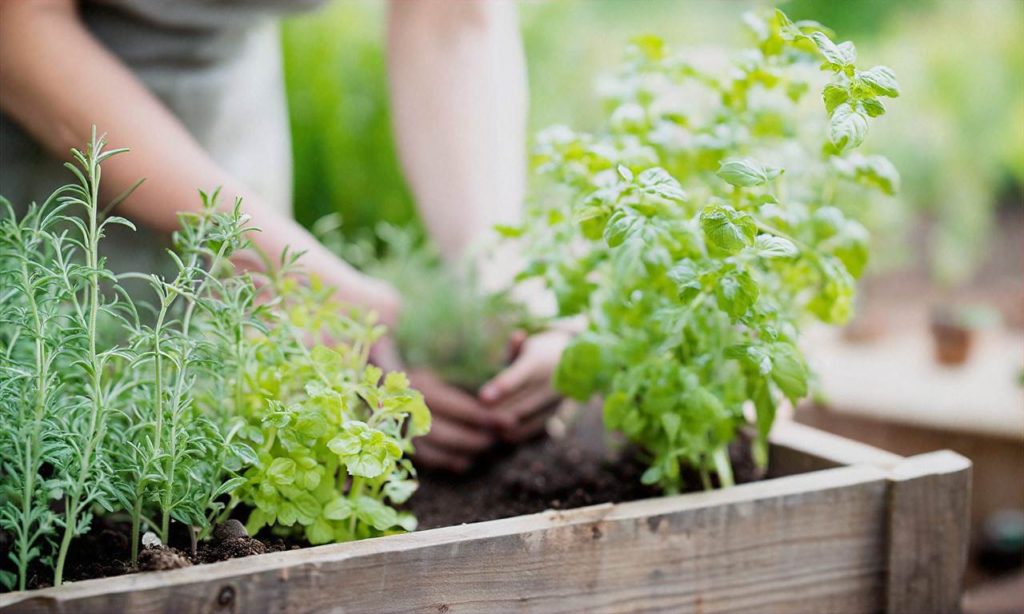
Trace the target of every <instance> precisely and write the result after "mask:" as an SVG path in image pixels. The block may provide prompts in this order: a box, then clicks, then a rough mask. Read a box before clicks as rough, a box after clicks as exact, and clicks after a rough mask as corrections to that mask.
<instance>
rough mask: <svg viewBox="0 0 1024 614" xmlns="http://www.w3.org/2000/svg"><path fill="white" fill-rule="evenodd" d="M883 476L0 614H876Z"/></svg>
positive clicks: (412, 539) (352, 553) (235, 571)
mask: <svg viewBox="0 0 1024 614" xmlns="http://www.w3.org/2000/svg"><path fill="white" fill-rule="evenodd" d="M887 488H888V481H887V478H886V474H885V472H884V471H882V470H880V469H877V468H874V467H843V468H838V469H831V470H826V471H821V472H816V473H813V474H808V475H800V476H792V477H786V478H780V479H775V480H768V481H763V482H757V483H752V484H746V485H742V486H738V487H735V488H731V489H726V490H722V491H715V492H707V493H697V494H689V495H683V496H676V497H664V498H660V499H652V500H646V501H636V502H631V503H625V504H620V505H601V506H594V507H589V508H581V509H578V510H571V511H568V512H545V513H542V514H536V515H531V516H521V517H517V518H510V519H506V520H496V521H492V522H485V523H478V524H473V525H464V526H457V527H448V528H443V529H435V530H431V531H423V532H418V533H411V534H407V535H398V536H392V537H385V538H378V539H372V540H365V541H362V542H354V543H349V544H338V545H332V546H322V547H318V548H310V549H305V550H300V551H291V552H284V553H275V554H269V555H263V556H260V557H253V558H251V559H238V560H234V561H227V562H224V563H218V564H214V565H206V566H202V567H195V568H189V569H182V570H176V571H170V572H162V573H159V574H138V575H134V576H125V577H121V578H114V579H109V580H91V581H86V582H81V583H76V584H71V585H67V586H64V587H61V588H59V589H47V590H43V591H36V592H33V593H27V594H21V595H13V596H11V595H9V596H4V598H3V601H2V602H0V603H2V604H3V605H5V608H4V611H5V612H8V611H9V612H65V611H76V612H121V611H144V612H148V611H180V612H243V611H280V612H307V611H333V612H435V613H436V612H476V611H521V612H568V611H572V612H579V611H587V612H635V611H645V612H647V611H667V612H701V613H704V614H710V613H713V612H794V613H795V612H815V613H818V612H837V611H842V612H874V611H878V610H879V609H881V607H882V606H883V602H882V598H883V596H884V586H885V585H884V569H885V564H886V560H885V552H886V549H885V547H886V541H885V540H886V535H885V532H884V531H883V530H882V528H883V527H884V526H885V521H886V491H887Z"/></svg>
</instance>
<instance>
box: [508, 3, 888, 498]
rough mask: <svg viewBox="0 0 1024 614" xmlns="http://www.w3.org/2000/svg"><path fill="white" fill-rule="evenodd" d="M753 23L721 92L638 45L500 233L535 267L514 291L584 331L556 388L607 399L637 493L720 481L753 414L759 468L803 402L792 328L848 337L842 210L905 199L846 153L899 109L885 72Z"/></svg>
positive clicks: (555, 142)
mask: <svg viewBox="0 0 1024 614" xmlns="http://www.w3.org/2000/svg"><path fill="white" fill-rule="evenodd" d="M747 24H748V25H749V26H750V28H751V30H752V31H753V33H754V37H755V40H756V47H755V48H753V49H750V50H747V51H746V52H744V53H743V54H741V55H739V56H738V58H737V60H736V61H735V63H734V65H733V66H732V68H731V69H729V70H728V71H725V73H724V76H722V75H721V74H720V73H718V72H714V73H713V72H710V71H704V70H701V69H700V68H698V67H697V66H695V65H693V64H691V63H688V62H686V61H685V60H683V59H681V58H679V57H677V56H674V55H672V54H671V53H669V51H668V49H666V48H665V46H664V44H663V43H662V42H661V41H660V40H659V39H656V38H653V37H642V38H639V39H636V41H635V42H634V44H633V45H632V46H631V47H630V49H629V55H628V61H627V63H626V65H625V67H624V69H623V70H622V71H621V72H619V73H618V74H617V75H615V77H614V79H613V80H611V81H610V82H609V83H608V84H607V88H606V89H607V91H608V99H609V105H610V109H611V112H610V115H609V117H608V121H607V124H606V126H605V129H604V130H603V131H602V132H601V133H598V134H585V133H580V132H574V131H572V130H570V129H569V128H566V127H561V126H559V127H554V128H551V129H548V130H546V131H544V132H542V133H541V134H540V135H539V136H538V138H537V147H536V163H537V166H538V168H539V170H540V172H541V173H543V174H544V175H545V176H546V177H548V178H549V179H550V183H551V185H550V186H549V187H550V189H549V190H548V191H547V192H546V193H545V194H544V197H543V202H542V203H541V204H540V205H539V206H536V207H534V208H533V209H532V211H531V213H530V217H529V219H528V220H527V223H526V224H525V225H524V226H522V227H519V228H506V229H504V232H505V234H506V235H509V236H513V237H520V238H521V240H522V241H523V242H524V243H525V245H526V249H527V250H528V252H529V253H530V254H532V259H531V261H530V263H529V265H528V267H527V268H526V269H525V271H524V272H523V273H522V274H521V276H520V278H522V279H525V278H531V277H540V278H542V279H543V280H544V281H545V282H546V283H547V285H548V286H549V287H550V288H551V289H552V290H553V292H554V294H555V296H556V298H557V301H558V311H559V314H558V315H559V316H571V315H575V314H583V315H585V316H586V318H587V321H588V328H587V330H586V332H584V333H583V334H581V335H579V336H578V337H576V338H575V340H574V341H573V342H572V343H571V344H570V346H569V347H568V348H567V350H566V351H565V353H564V355H563V356H562V360H561V363H560V365H559V368H558V371H557V373H556V378H555V383H556V386H557V388H558V389H559V390H560V391H561V392H563V393H565V394H566V395H568V396H571V397H574V398H577V399H581V400H585V399H588V398H590V397H591V396H592V395H595V394H600V395H602V396H603V397H604V417H605V424H606V426H607V427H608V428H609V429H612V430H615V431H620V432H622V433H624V434H625V435H626V436H627V437H628V438H629V439H630V440H631V441H632V442H634V443H635V444H637V445H638V446H639V447H640V448H641V449H642V450H644V451H645V452H646V453H647V454H648V455H649V462H650V467H649V469H647V471H646V472H645V473H644V475H643V481H644V482H645V483H648V484H659V485H661V486H662V487H663V488H664V489H665V490H666V491H668V492H675V491H678V490H679V489H680V488H682V486H683V484H682V483H681V477H680V476H681V471H680V469H681V467H683V466H689V467H694V468H696V469H697V470H698V471H699V474H700V475H701V478H702V482H703V485H704V487H705V488H709V487H711V486H712V484H713V478H715V477H717V480H718V483H719V484H721V485H730V484H732V483H733V476H732V468H731V465H730V461H729V456H728V451H727V447H728V446H729V444H730V443H731V442H732V441H734V440H735V439H736V437H737V432H738V430H739V429H740V428H741V427H742V426H743V425H744V424H746V423H747V418H746V417H745V415H744V410H745V409H746V408H748V407H749V408H751V409H752V413H753V414H754V415H755V418H754V422H755V424H756V431H757V437H756V442H755V446H754V456H755V459H756V460H757V462H758V463H759V464H760V465H762V466H763V465H764V464H765V463H766V462H767V446H766V438H767V435H768V432H769V430H770V428H771V426H772V423H773V421H774V419H775V412H776V408H777V406H778V405H779V403H780V402H781V401H782V399H789V400H790V401H791V402H794V403H795V402H796V401H797V400H799V399H800V398H802V397H804V396H805V395H806V394H807V388H808V377H809V375H808V369H807V365H806V364H805V360H804V357H803V355H802V354H801V352H800V350H799V349H798V347H797V341H798V337H799V332H800V329H801V327H802V325H803V323H804V322H805V321H806V320H807V319H808V317H811V318H816V319H818V320H821V321H823V322H826V323H831V324H838V323H842V322H844V321H846V319H847V318H848V317H849V316H850V313H851V310H852V307H853V292H854V280H855V279H856V278H857V277H858V276H860V274H861V273H862V272H863V270H864V267H865V264H866V261H867V257H868V242H867V233H866V231H865V229H864V227H863V226H862V225H861V224H859V223H858V222H856V221H854V220H852V219H849V218H848V217H847V216H846V215H845V214H844V213H843V212H842V210H841V208H840V207H839V205H841V204H842V201H843V197H844V194H847V193H848V191H849V190H850V189H852V188H854V187H869V188H874V189H879V190H882V191H885V192H891V191H892V190H894V189H895V187H896V185H897V183H898V175H897V173H896V171H895V170H894V169H893V167H892V165H891V164H889V162H888V161H887V160H886V159H885V158H883V157H881V156H875V155H871V156H863V155H860V154H858V153H855V152H854V151H853V150H854V149H855V148H856V147H858V146H859V145H861V143H862V142H863V141H864V139H865V137H866V135H867V130H868V123H869V120H870V119H872V118H875V117H878V116H879V115H882V114H883V113H884V112H885V105H884V103H883V102H882V98H889V97H895V96H897V95H898V94H899V87H898V85H897V83H896V80H895V77H894V75H893V73H892V71H891V70H890V69H888V68H886V67H884V66H875V67H872V68H869V69H866V70H865V69H860V68H858V67H857V66H856V61H857V55H856V50H855V49H854V46H853V44H852V43H850V42H843V43H840V44H836V43H834V42H833V41H832V38H831V36H830V34H829V31H828V30H827V29H826V28H824V27H823V26H821V25H819V24H817V23H814V22H797V23H793V22H791V21H790V20H789V19H788V18H787V17H786V16H785V15H784V14H783V13H782V12H780V11H775V12H774V13H771V14H767V15H749V16H748V17H747ZM816 68H818V69H820V72H823V73H824V75H826V76H827V77H828V78H827V82H826V83H824V84H821V89H820V98H819V99H818V100H817V101H815V100H814V98H815V97H813V96H809V95H808V92H809V91H811V87H812V85H815V84H816V83H819V81H820V80H821V78H820V76H818V73H819V71H818V70H815V69H816ZM815 87H817V86H815ZM808 99H810V102H812V103H813V104H814V105H815V107H816V108H815V109H813V110H812V111H811V112H810V113H808V112H807V109H806V107H807V103H808ZM822 101H823V103H824V110H823V111H822V110H821V107H820V105H821V104H822Z"/></svg>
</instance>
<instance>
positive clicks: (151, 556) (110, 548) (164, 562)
mask: <svg viewBox="0 0 1024 614" xmlns="http://www.w3.org/2000/svg"><path fill="white" fill-rule="evenodd" d="M93 523H94V528H93V530H92V531H90V532H89V533H87V534H86V535H83V536H81V537H79V538H77V539H76V540H75V541H74V542H72V544H71V548H70V549H69V550H68V560H67V563H66V564H65V568H64V578H65V580H67V581H69V582H74V581H78V580H89V579H92V578H106V577H109V576H120V575H124V574H130V573H135V572H139V571H163V570H167V569H180V568H182V567H191V566H192V565H198V564H202V563H216V562H218V561H226V560H228V559H233V558H238V557H243V556H250V555H253V554H263V553H265V552H279V551H282V550H289V549H294V548H298V546H296V545H293V544H287V543H285V542H284V541H283V540H281V539H280V538H274V537H271V538H267V539H264V538H262V537H258V538H252V537H249V536H248V535H246V534H245V529H244V528H243V527H242V525H241V523H240V522H238V521H237V520H229V521H228V522H227V523H225V525H221V527H218V528H217V530H215V531H214V535H213V537H211V538H210V539H209V540H206V541H201V542H199V543H197V544H196V550H195V553H193V552H192V547H191V541H190V540H189V538H188V531H187V529H185V528H184V527H183V526H182V525H171V526H172V531H171V539H170V545H167V546H163V545H160V546H152V547H142V546H140V548H139V563H138V566H135V567H133V566H132V564H131V543H130V542H129V538H128V536H129V535H130V534H131V525H130V524H129V523H128V522H125V521H123V520H113V519H107V518H101V519H97V520H94V521H93ZM223 527H226V528H227V530H224V528H223ZM238 529H241V532H239V530H238ZM52 579H53V577H52V572H51V571H50V570H47V569H45V568H43V567H42V566H41V565H39V564H38V562H37V563H36V564H34V565H33V566H32V568H30V575H29V578H28V588H29V589H36V588H46V587H48V586H50V585H51V582H52Z"/></svg>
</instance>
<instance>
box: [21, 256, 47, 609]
mask: <svg viewBox="0 0 1024 614" xmlns="http://www.w3.org/2000/svg"><path fill="white" fill-rule="evenodd" d="M21 279H22V284H23V285H24V287H25V289H26V291H27V292H26V295H27V296H26V298H27V299H28V305H29V309H30V311H31V313H32V333H33V335H34V336H35V352H34V353H35V364H36V395H35V407H34V411H33V413H32V433H31V435H30V437H29V438H28V442H27V443H26V447H25V464H24V467H23V471H24V475H25V484H24V488H23V490H22V495H21V527H20V528H19V530H18V546H17V551H18V589H19V590H25V582H26V576H27V575H28V556H29V554H28V553H29V551H30V550H31V548H32V543H33V542H34V541H35V539H33V538H34V537H35V536H34V535H32V533H33V529H32V518H31V507H32V503H33V501H35V497H36V494H35V488H36V484H35V478H36V474H37V471H38V468H39V445H40V444H39V436H40V429H41V428H42V423H43V415H44V413H45V411H46V396H47V394H46V393H47V391H46V387H47V383H48V380H49V377H50V373H49V367H50V362H49V356H48V354H47V348H46V344H45V343H44V342H43V335H44V334H45V332H46V331H45V328H44V326H43V320H42V317H41V316H40V313H39V305H38V303H37V302H36V296H35V292H33V291H32V286H31V280H30V278H29V272H28V261H27V259H26V260H22V263H21Z"/></svg>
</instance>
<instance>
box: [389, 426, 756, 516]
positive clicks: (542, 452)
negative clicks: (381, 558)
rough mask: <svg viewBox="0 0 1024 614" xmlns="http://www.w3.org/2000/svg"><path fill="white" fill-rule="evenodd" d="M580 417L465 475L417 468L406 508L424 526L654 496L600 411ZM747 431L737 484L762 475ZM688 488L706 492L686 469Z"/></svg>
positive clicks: (735, 460)
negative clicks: (557, 434) (561, 431)
mask: <svg viewBox="0 0 1024 614" xmlns="http://www.w3.org/2000/svg"><path fill="white" fill-rule="evenodd" d="M590 409H591V411H583V412H581V413H580V415H577V416H576V417H575V420H574V425H573V427H572V428H571V429H570V432H569V434H568V435H567V436H566V437H564V438H562V439H559V440H555V439H552V438H550V437H547V436H544V437H541V438H539V439H536V440H534V441H531V442H528V443H526V444H523V445H520V446H518V447H516V448H506V449H504V450H499V451H497V452H495V453H494V454H492V455H491V456H489V457H488V458H486V459H483V462H481V463H479V464H478V467H480V468H479V469H477V470H475V471H473V472H472V473H469V474H466V475H452V474H449V473H439V472H430V471H422V470H421V471H420V476H419V478H420V480H419V481H420V486H419V488H418V489H417V490H416V493H415V494H414V495H413V496H412V498H411V499H410V500H409V503H408V508H409V509H410V510H411V511H412V512H413V513H414V514H415V515H416V518H417V519H418V520H419V528H420V529H433V528H437V527H444V526H450V525H456V524H462V523H469V522H481V521H484V520H495V519H498V518H508V517H511V516H519V515H522V514H534V513H537V512H542V511H544V510H548V509H554V510H564V509H571V508H575V507H582V506H586V505H595V504H598V503H619V502H622V501H634V500H637V499H644V498H648V497H657V496H660V495H661V491H660V490H658V489H657V488H655V487H652V486H644V485H643V484H642V483H641V482H640V476H641V475H642V474H643V472H644V471H645V470H646V469H647V464H646V463H644V462H643V460H642V459H641V457H640V454H639V453H638V452H637V450H636V449H634V448H632V447H629V446H625V445H622V443H621V442H617V441H613V440H611V439H610V438H609V437H608V436H607V434H605V433H604V431H603V428H602V426H601V422H600V414H599V412H596V411H592V410H593V408H590ZM749 444H750V442H749V439H748V438H747V437H741V438H740V440H739V441H738V442H737V444H736V445H734V446H733V447H732V448H730V457H731V460H732V464H733V471H734V473H735V476H734V477H735V480H736V482H737V483H744V482H750V481H754V480H756V479H759V477H760V476H759V474H758V470H757V469H756V467H755V464H754V461H753V458H752V456H751V454H750V445H749ZM683 484H684V492H690V491H697V490H701V481H700V476H699V474H698V473H697V472H695V471H684V473H683Z"/></svg>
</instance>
